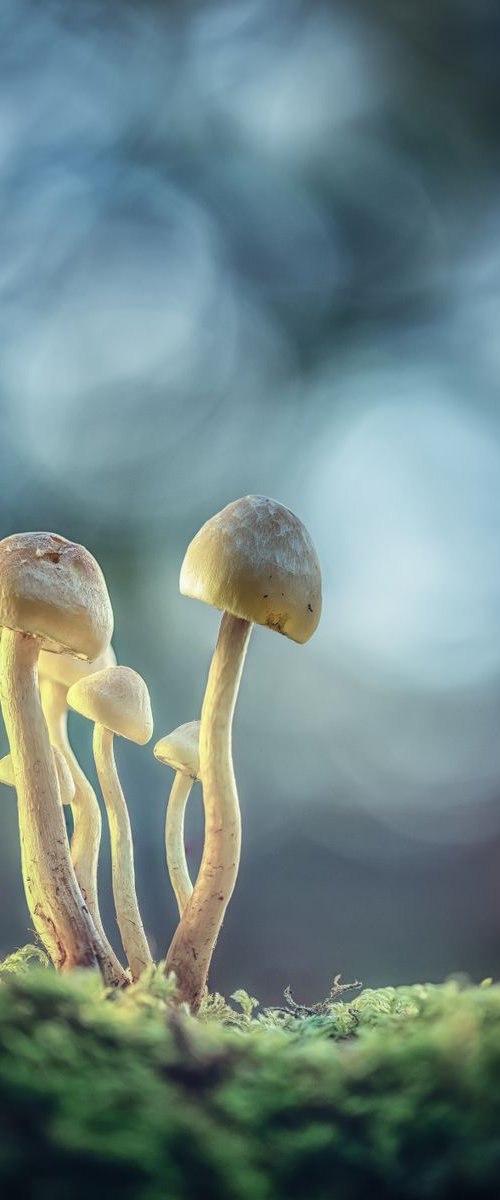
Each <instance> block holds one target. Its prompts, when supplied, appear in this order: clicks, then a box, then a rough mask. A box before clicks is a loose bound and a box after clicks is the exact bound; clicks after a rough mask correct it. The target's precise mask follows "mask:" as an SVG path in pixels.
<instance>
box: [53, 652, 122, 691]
mask: <svg viewBox="0 0 500 1200" xmlns="http://www.w3.org/2000/svg"><path fill="white" fill-rule="evenodd" d="M115 666H116V654H115V652H114V650H113V647H112V646H108V648H107V650H105V651H104V654H100V655H99V657H98V658H96V659H95V660H94V662H87V661H86V660H85V659H84V658H75V657H74V655H73V654H50V653H49V651H48V650H42V651H41V652H40V656H39V659H38V674H39V675H40V677H41V678H42V679H50V680H51V681H52V683H60V684H62V686H63V687H66V688H70V687H72V685H73V684H74V683H78V680H79V679H83V678H84V676H85V675H95V672H96V671H102V670H103V669H104V667H115Z"/></svg>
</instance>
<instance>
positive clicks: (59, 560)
mask: <svg viewBox="0 0 500 1200" xmlns="http://www.w3.org/2000/svg"><path fill="white" fill-rule="evenodd" d="M0 625H1V626H2V627H3V628H2V638H1V646H0V692H1V698H2V710H3V716H4V721H5V727H6V730H7V736H8V739H9V745H10V752H11V755H12V763H13V768H14V778H15V783H16V790H17V798H18V812H19V831H20V841H21V862H22V871H23V880H24V887H25V892H26V899H27V902H28V906H29V909H30V913H31V916H32V919H33V922H34V925H35V928H36V930H37V932H38V934H39V936H40V938H41V940H42V942H43V944H44V946H45V948H46V950H47V951H48V953H49V955H50V957H51V958H52V960H53V962H54V964H55V965H56V966H57V967H59V968H61V969H63V970H68V969H69V968H71V967H78V966H83V967H85V966H86V967H95V966H97V964H98V963H100V962H102V960H103V955H104V948H103V946H102V942H101V940H100V937H99V935H98V933H97V930H96V929H95V926H94V923H93V921H92V918H91V917H90V914H89V912H88V909H87V908H86V905H85V903H84V900H83V897H82V894H81V892H80V889H79V887H78V883H77V880H76V876H75V873H74V870H73V865H72V863H71V858H70V851H69V844H68V838H67V834H66V827H65V824H64V817H63V811H62V805H61V797H60V792H59V783H58V779H57V772H56V767H55V763H54V756H53V754H52V750H51V746H50V741H49V737H48V732H47V726H46V724H45V720H44V717H43V713H42V709H41V704H40V697H39V693H38V679H37V663H38V656H39V654H40V651H41V650H42V649H45V650H50V651H52V652H55V653H61V652H66V651H67V652H69V653H70V654H74V655H76V656H77V657H80V658H86V659H94V658H97V657H98V655H99V654H102V652H103V650H105V648H106V646H108V645H109V642H110V639H111V634H112V632H113V613H112V610H111V604H110V601H109V596H108V591H107V588H106V583H105V580H104V576H103V574H102V571H101V569H100V567H99V566H98V564H97V562H96V561H95V559H94V558H93V557H92V555H91V554H89V552H88V550H86V549H85V548H84V547H83V546H79V545H77V544H76V543H74V542H69V541H67V540H66V539H65V538H62V537H59V536H57V535H56V534H53V533H20V534H14V535H13V536H11V537H8V538H4V539H3V541H1V542H0Z"/></svg>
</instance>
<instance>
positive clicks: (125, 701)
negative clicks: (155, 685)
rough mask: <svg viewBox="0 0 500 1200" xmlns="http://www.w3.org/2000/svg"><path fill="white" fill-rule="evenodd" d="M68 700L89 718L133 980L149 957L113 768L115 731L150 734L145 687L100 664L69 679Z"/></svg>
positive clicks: (140, 739) (136, 738) (145, 737)
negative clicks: (75, 679) (92, 671)
mask: <svg viewBox="0 0 500 1200" xmlns="http://www.w3.org/2000/svg"><path fill="white" fill-rule="evenodd" d="M68 705H69V707H70V708H73V709H74V710H75V712H78V713H81V715H82V716H83V717H87V718H88V720H89V721H94V723H95V728H94V759H95V765H96V768H97V774H98V777H99V783H100V785H101V790H102V794H103V797H104V803H105V805H106V811H107V814H108V822H109V831H110V840H111V866H112V878H113V896H114V900H115V909H116V918H117V921H118V927H119V930H120V935H121V939H122V942H123V948H124V950H125V953H126V955H127V959H128V963H129V966H130V970H131V973H132V978H133V979H138V977H139V975H141V974H142V972H143V971H144V969H145V967H147V966H148V964H149V963H150V962H151V961H152V958H151V952H150V949H149V946H148V943H147V940H146V935H145V933H144V929H143V925H142V920H141V914H140V912H139V905H138V903H137V895H136V890H135V872H134V849H133V842H132V831H131V828H130V819H129V815H128V809H127V805H126V801H125V797H124V795H123V791H122V788H121V784H120V780H119V777H118V772H117V769H116V763H115V757H114V751H113V738H114V735H115V734H118V735H120V736H121V737H125V738H128V739H129V740H130V741H132V742H137V743H138V744H139V745H140V746H144V745H145V744H146V742H149V740H150V738H151V736H152V733H153V717H152V713H151V704H150V700H149V692H148V689H147V687H146V684H145V682H144V680H143V679H142V678H141V676H140V675H138V674H137V672H136V671H132V670H131V668H130V667H106V668H105V669H104V670H102V671H97V672H96V673H95V674H94V675H88V676H86V677H85V678H83V679H80V680H79V681H78V683H74V684H73V686H72V687H70V689H69V691H68Z"/></svg>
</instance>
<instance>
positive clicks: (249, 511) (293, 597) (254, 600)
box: [179, 496, 321, 642]
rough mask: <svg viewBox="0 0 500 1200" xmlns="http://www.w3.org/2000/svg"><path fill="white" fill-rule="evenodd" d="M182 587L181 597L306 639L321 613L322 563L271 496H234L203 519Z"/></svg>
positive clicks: (298, 526) (289, 515)
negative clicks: (186, 597) (219, 510)
mask: <svg viewBox="0 0 500 1200" xmlns="http://www.w3.org/2000/svg"><path fill="white" fill-rule="evenodd" d="M179 586H180V590H181V592H182V594H183V595H184V596H191V597H192V598H193V599H195V600H203V601H204V602H205V604H212V605H213V606H214V608H219V609H223V610H224V611H225V612H229V613H232V614H233V616H235V617H242V618H244V619H245V620H247V621H252V622H255V624H257V625H267V626H268V628H269V629H274V630H276V631H277V632H278V633H283V634H284V635H285V637H289V638H291V639H292V640H293V641H294V642H307V641H308V639H309V638H310V637H311V636H312V634H313V633H314V631H315V629H316V627H317V625H318V622H319V619H320V616H321V568H320V565H319V561H318V556H317V554H316V551H315V549H314V546H313V543H312V541H311V538H310V536H309V534H308V532H307V529H306V528H305V526H304V525H303V524H302V521H299V518H298V517H296V516H295V514H294V513H292V512H291V511H290V509H289V508H285V507H284V506H283V505H282V504H278V502H277V501H276V500H269V499H268V498H267V497H266V496H244V497H243V498H242V499H241V500H234V501H233V503H232V504H228V505H227V507H226V508H223V509H222V512H219V513H216V515H215V516H214V517H211V519H210V520H209V521H207V522H206V524H205V525H203V526H202V528H201V529H200V531H199V533H197V534H196V537H195V538H193V541H192V542H191V544H190V546H188V549H187V551H186V555H185V558H184V562H183V564H182V568H181V575H180V583H179Z"/></svg>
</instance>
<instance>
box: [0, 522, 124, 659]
mask: <svg viewBox="0 0 500 1200" xmlns="http://www.w3.org/2000/svg"><path fill="white" fill-rule="evenodd" d="M0 626H5V627H6V628H7V629H12V630H15V631H17V632H18V633H28V634H30V635H31V636H32V637H36V638H38V639H39V640H40V641H41V643H42V649H45V650H50V651H52V652H54V651H55V652H56V653H61V652H68V653H69V654H75V655H77V656H78V657H81V658H87V659H95V658H97V657H98V656H99V654H102V653H103V651H104V650H105V649H106V647H107V646H109V643H110V641H111V635H112V633H113V612H112V609H111V603H110V599H109V596H108V589H107V587H106V582H105V579H104V575H103V573H102V571H101V568H100V566H99V564H98V563H97V562H96V560H95V558H93V556H92V554H90V553H89V551H88V550H86V549H85V547H84V546H79V545H78V544H77V543H76V542H68V541H67V540H66V538H63V537H59V536H58V535H57V534H55V533H18V534H14V535H13V536H12V537H7V538H4V539H3V541H0Z"/></svg>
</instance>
